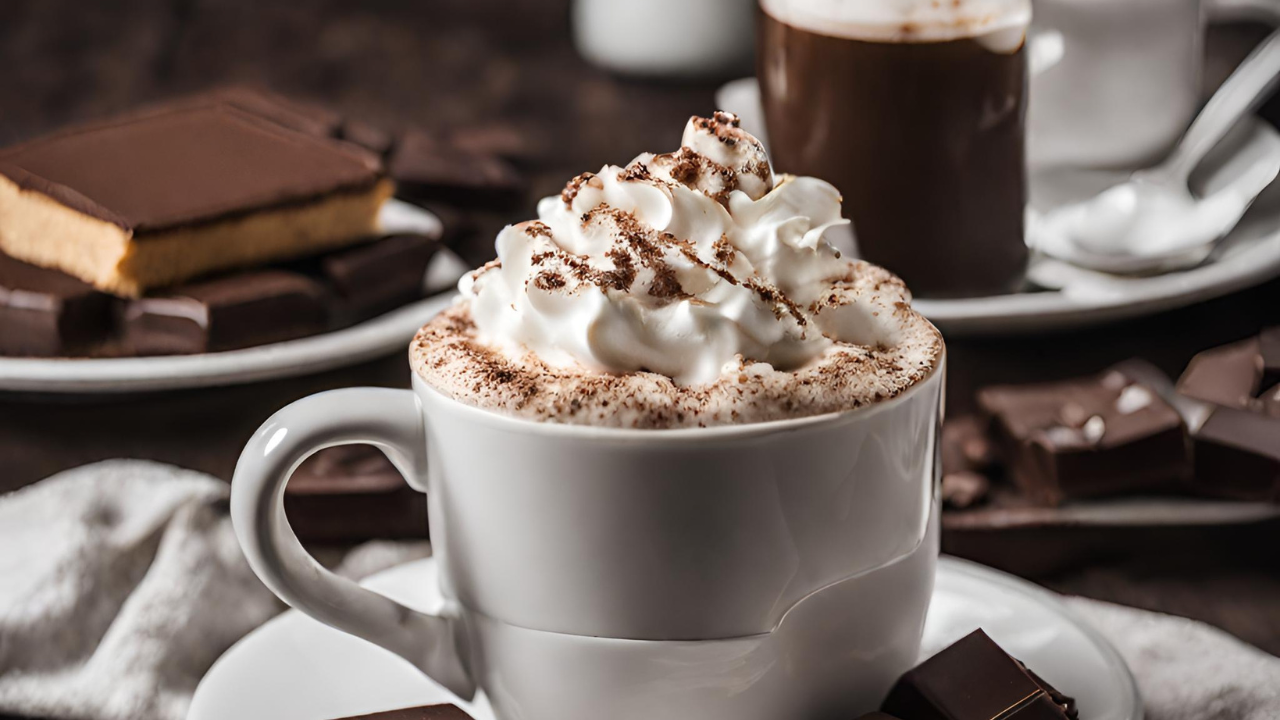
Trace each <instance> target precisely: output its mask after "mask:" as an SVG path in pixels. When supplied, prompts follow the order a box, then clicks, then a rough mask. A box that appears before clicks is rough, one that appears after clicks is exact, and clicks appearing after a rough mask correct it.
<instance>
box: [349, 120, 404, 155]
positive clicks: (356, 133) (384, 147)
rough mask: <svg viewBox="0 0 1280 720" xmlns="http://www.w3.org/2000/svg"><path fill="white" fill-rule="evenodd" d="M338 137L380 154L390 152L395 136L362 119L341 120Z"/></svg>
mask: <svg viewBox="0 0 1280 720" xmlns="http://www.w3.org/2000/svg"><path fill="white" fill-rule="evenodd" d="M339 137H341V138H342V139H343V140H346V141H347V142H353V143H355V144H357V145H359V146H360V147H362V148H364V149H365V150H368V151H369V152H372V153H375V154H377V155H382V156H385V155H386V154H387V153H389V152H391V148H392V146H393V145H395V138H394V137H393V136H392V135H391V133H390V132H387V131H386V130H383V129H382V128H380V127H378V126H376V125H373V124H370V123H367V122H364V121H362V120H346V121H343V123H342V128H341V130H340V131H339Z"/></svg>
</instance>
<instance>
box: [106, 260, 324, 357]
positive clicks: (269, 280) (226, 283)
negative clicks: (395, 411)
mask: <svg viewBox="0 0 1280 720" xmlns="http://www.w3.org/2000/svg"><path fill="white" fill-rule="evenodd" d="M328 322H329V311H328V305H327V297H326V293H325V290H324V288H323V287H322V286H321V285H320V284H319V283H317V282H315V281H314V280H311V279H309V278H306V277H304V276H302V275H299V274H296V273H291V272H285V271H282V270H259V271H249V272H242V273H236V274H233V275H228V276H225V277H221V278H217V279H214V280H207V281H204V282H199V283H193V284H191V285H186V286H183V287H179V288H174V289H172V290H169V291H167V292H165V293H164V294H162V295H156V296H152V297H143V298H139V299H137V300H133V301H130V302H129V303H128V305H127V306H126V307H125V311H124V317H123V318H122V325H123V330H124V336H125V341H126V343H127V344H128V345H129V346H130V348H132V350H133V351H134V352H136V353H137V354H139V355H172V354H189V353H203V352H216V351H219V350H229V349H233V348H241V347H248V346H251V345H261V344H264V343H269V342H278V341H281V340H290V339H293V338H298V337H303V336H305V335H313V334H315V333H318V332H322V331H324V330H325V329H326V327H327V325H328Z"/></svg>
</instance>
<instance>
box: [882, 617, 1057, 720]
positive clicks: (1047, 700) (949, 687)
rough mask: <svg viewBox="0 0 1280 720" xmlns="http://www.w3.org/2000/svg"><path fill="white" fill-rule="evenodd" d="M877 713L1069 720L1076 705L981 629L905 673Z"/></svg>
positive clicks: (924, 719) (928, 719) (923, 718)
mask: <svg viewBox="0 0 1280 720" xmlns="http://www.w3.org/2000/svg"><path fill="white" fill-rule="evenodd" d="M880 709H881V710H883V711H884V712H887V713H890V714H892V715H895V716H897V717H900V718H909V719H910V720H1042V719H1043V720H1067V719H1071V720H1074V718H1075V716H1076V715H1075V712H1074V711H1075V702H1074V701H1073V700H1071V699H1070V698H1068V697H1066V696H1065V695H1062V694H1061V693H1059V692H1057V690H1054V689H1053V688H1052V687H1050V686H1048V684H1047V683H1044V682H1043V681H1042V680H1039V679H1038V678H1037V677H1036V676H1035V675H1034V674H1032V673H1030V672H1029V671H1028V670H1027V669H1026V667H1025V666H1024V665H1023V664H1022V663H1020V662H1018V661H1017V660H1015V659H1013V658H1012V657H1010V656H1009V655H1008V653H1006V652H1005V651H1004V650H1002V649H1001V648H1000V646H999V645H997V644H996V643H995V641H993V640H992V639H991V638H990V637H988V636H987V634H986V633H985V632H983V631H982V630H975V631H974V632H973V633H971V634H969V635H967V636H965V637H964V638H962V639H960V640H959V641H958V642H956V643H955V644H954V645H952V646H950V647H948V648H947V649H945V650H943V651H942V652H940V653H938V654H937V655H934V656H933V657H932V658H929V659H928V660H926V661H924V662H923V663H921V664H920V665H918V666H916V668H915V669H914V670H910V671H908V672H907V673H906V674H905V675H903V676H902V678H901V679H899V680H898V682H897V684H895V685H894V686H893V689H892V690H890V691H889V697H888V698H886V699H885V701H884V703H883V705H881V708H880Z"/></svg>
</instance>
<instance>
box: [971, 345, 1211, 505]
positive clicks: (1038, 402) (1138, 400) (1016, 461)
mask: <svg viewBox="0 0 1280 720" xmlns="http://www.w3.org/2000/svg"><path fill="white" fill-rule="evenodd" d="M978 403H979V405H980V406H981V407H982V409H983V410H984V411H985V412H986V413H987V414H988V415H990V416H991V418H992V420H993V429H994V432H995V434H996V438H997V441H998V443H999V444H1000V446H1001V449H1002V452H1003V455H1004V457H1005V459H1006V461H1007V463H1008V466H1009V471H1010V473H1011V475H1012V477H1013V480H1014V482H1015V483H1016V484H1017V485H1018V486H1019V487H1020V488H1021V489H1022V491H1023V492H1024V493H1025V494H1026V495H1027V496H1028V497H1029V498H1031V499H1032V500H1033V501H1036V502H1040V503H1043V504H1048V505H1057V504H1059V503H1061V502H1062V501H1063V500H1065V499H1068V498H1083V497H1098V496H1105V495H1118V494H1123V493H1130V492H1134V491H1141V490H1150V489H1153V488H1160V487H1162V486H1166V485H1169V484H1171V483H1172V482H1174V481H1180V480H1184V479H1185V478H1186V477H1187V476H1189V474H1190V461H1189V459H1188V457H1187V450H1186V443H1185V440H1184V426H1183V422H1182V419H1181V417H1180V416H1179V415H1178V413H1177V411H1176V410H1174V408H1173V407H1172V406H1171V405H1170V404H1169V403H1168V402H1167V401H1165V400H1164V399H1163V398H1161V397H1160V396H1159V395H1158V394H1157V393H1156V392H1155V391H1154V390H1152V389H1151V388H1149V387H1147V386H1146V385H1143V384H1141V383H1138V382H1135V381H1134V379H1133V378H1131V377H1129V376H1127V375H1125V374H1124V373H1122V372H1120V371H1119V370H1116V369H1112V370H1109V371H1107V372H1104V373H1102V374H1101V375H1098V376H1096V377H1092V378H1084V379H1079V380H1070V381H1065V382H1058V383H1048V384H1042V385H1028V386H1020V387H1012V386H1000V387H991V388H985V389H983V390H982V391H980V392H979V393H978Z"/></svg>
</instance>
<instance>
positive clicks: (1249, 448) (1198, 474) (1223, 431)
mask: <svg viewBox="0 0 1280 720" xmlns="http://www.w3.org/2000/svg"><path fill="white" fill-rule="evenodd" d="M1191 443H1192V454H1193V457H1194V458H1195V480H1194V486H1195V488H1196V489H1197V490H1198V491H1200V492H1202V493H1204V494H1207V495H1211V496H1214V497H1226V498H1233V499H1237V500H1258V501H1267V500H1280V418H1276V417H1270V416H1268V415H1264V414H1262V413H1259V412H1255V411H1251V410H1240V409H1237V408H1229V407H1217V408H1214V409H1213V411H1212V413H1211V414H1210V415H1209V417H1208V419H1206V420H1205V421H1204V423H1203V424H1201V425H1200V426H1199V427H1198V428H1195V429H1194V430H1193V431H1192V433H1191Z"/></svg>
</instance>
